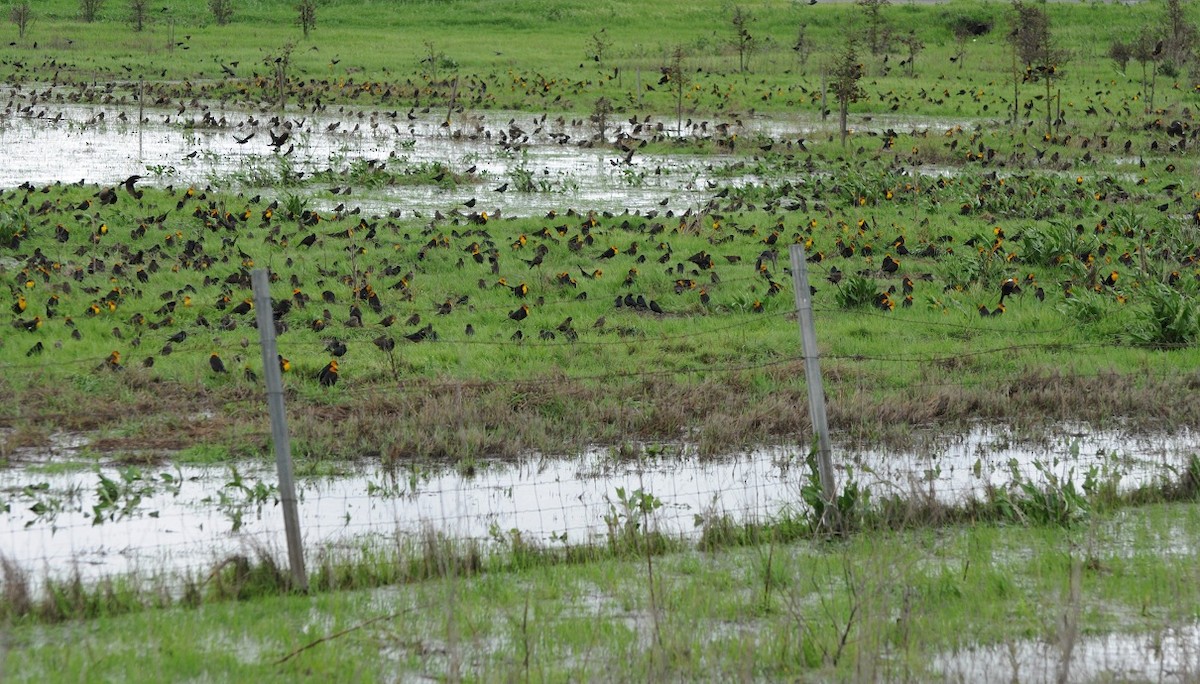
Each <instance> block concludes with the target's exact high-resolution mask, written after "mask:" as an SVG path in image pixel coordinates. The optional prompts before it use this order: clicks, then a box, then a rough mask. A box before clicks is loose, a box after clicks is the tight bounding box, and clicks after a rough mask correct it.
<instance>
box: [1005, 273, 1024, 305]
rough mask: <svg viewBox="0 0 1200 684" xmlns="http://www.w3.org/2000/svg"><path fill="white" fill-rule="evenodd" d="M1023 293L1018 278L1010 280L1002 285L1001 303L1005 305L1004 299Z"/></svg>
mask: <svg viewBox="0 0 1200 684" xmlns="http://www.w3.org/2000/svg"><path fill="white" fill-rule="evenodd" d="M1020 292H1021V284H1020V283H1018V282H1017V279H1016V278H1009V279H1008V280H1005V281H1004V282H1003V283H1000V303H1001V304H1003V303H1004V298H1005V297H1008V296H1010V295H1014V294H1019V293H1020Z"/></svg>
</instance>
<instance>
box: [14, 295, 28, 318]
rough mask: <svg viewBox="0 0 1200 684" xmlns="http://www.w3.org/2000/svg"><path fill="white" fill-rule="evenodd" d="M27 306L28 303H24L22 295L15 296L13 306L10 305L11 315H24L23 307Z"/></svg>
mask: <svg viewBox="0 0 1200 684" xmlns="http://www.w3.org/2000/svg"><path fill="white" fill-rule="evenodd" d="M28 305H29V303H28V302H26V301H25V296H24V295H17V301H15V302H13V305H12V310H13V313H15V314H23V313H25V307H27V306H28Z"/></svg>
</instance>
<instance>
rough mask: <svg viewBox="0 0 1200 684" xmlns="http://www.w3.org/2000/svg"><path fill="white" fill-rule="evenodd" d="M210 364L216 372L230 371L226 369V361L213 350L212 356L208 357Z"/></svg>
mask: <svg viewBox="0 0 1200 684" xmlns="http://www.w3.org/2000/svg"><path fill="white" fill-rule="evenodd" d="M208 365H209V366H210V367H212V369H213V372H214V373H228V372H229V371H227V370H225V362H224V361H222V360H221V357H220V356H217V354H216V352H213V354H212V356H209V357H208Z"/></svg>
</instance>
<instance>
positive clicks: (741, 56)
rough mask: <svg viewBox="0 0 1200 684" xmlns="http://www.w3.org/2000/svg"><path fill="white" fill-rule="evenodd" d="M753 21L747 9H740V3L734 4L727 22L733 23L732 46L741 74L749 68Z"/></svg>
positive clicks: (752, 48) (752, 47) (752, 44)
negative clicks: (736, 54)
mask: <svg viewBox="0 0 1200 684" xmlns="http://www.w3.org/2000/svg"><path fill="white" fill-rule="evenodd" d="M753 22H754V16H753V15H751V14H750V12H749V11H747V10H744V9H742V6H741V5H735V6H734V8H733V16H731V17H730V19H729V23H731V24H733V33H734V38H733V47H734V48H735V49H736V50H737V53H738V71H740V72H742V73H743V74H744V73H746V70H747V69H748V68H749V64H748V62H749V59H750V53H751V52H752V51H753V50H754V36H752V35H750V24H751V23H753Z"/></svg>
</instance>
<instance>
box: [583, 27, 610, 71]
mask: <svg viewBox="0 0 1200 684" xmlns="http://www.w3.org/2000/svg"><path fill="white" fill-rule="evenodd" d="M587 47H588V53H587V57H588V59H591V60H594V61H595V62H596V63H597V64H604V55H605V53H607V52H608V49H609V48H610V47H612V39H611V38H609V37H608V31H607V30H605V29H600V30H599V31H596V32H595V33H593V34H592V35H591V37H590V38H588V44H587Z"/></svg>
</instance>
